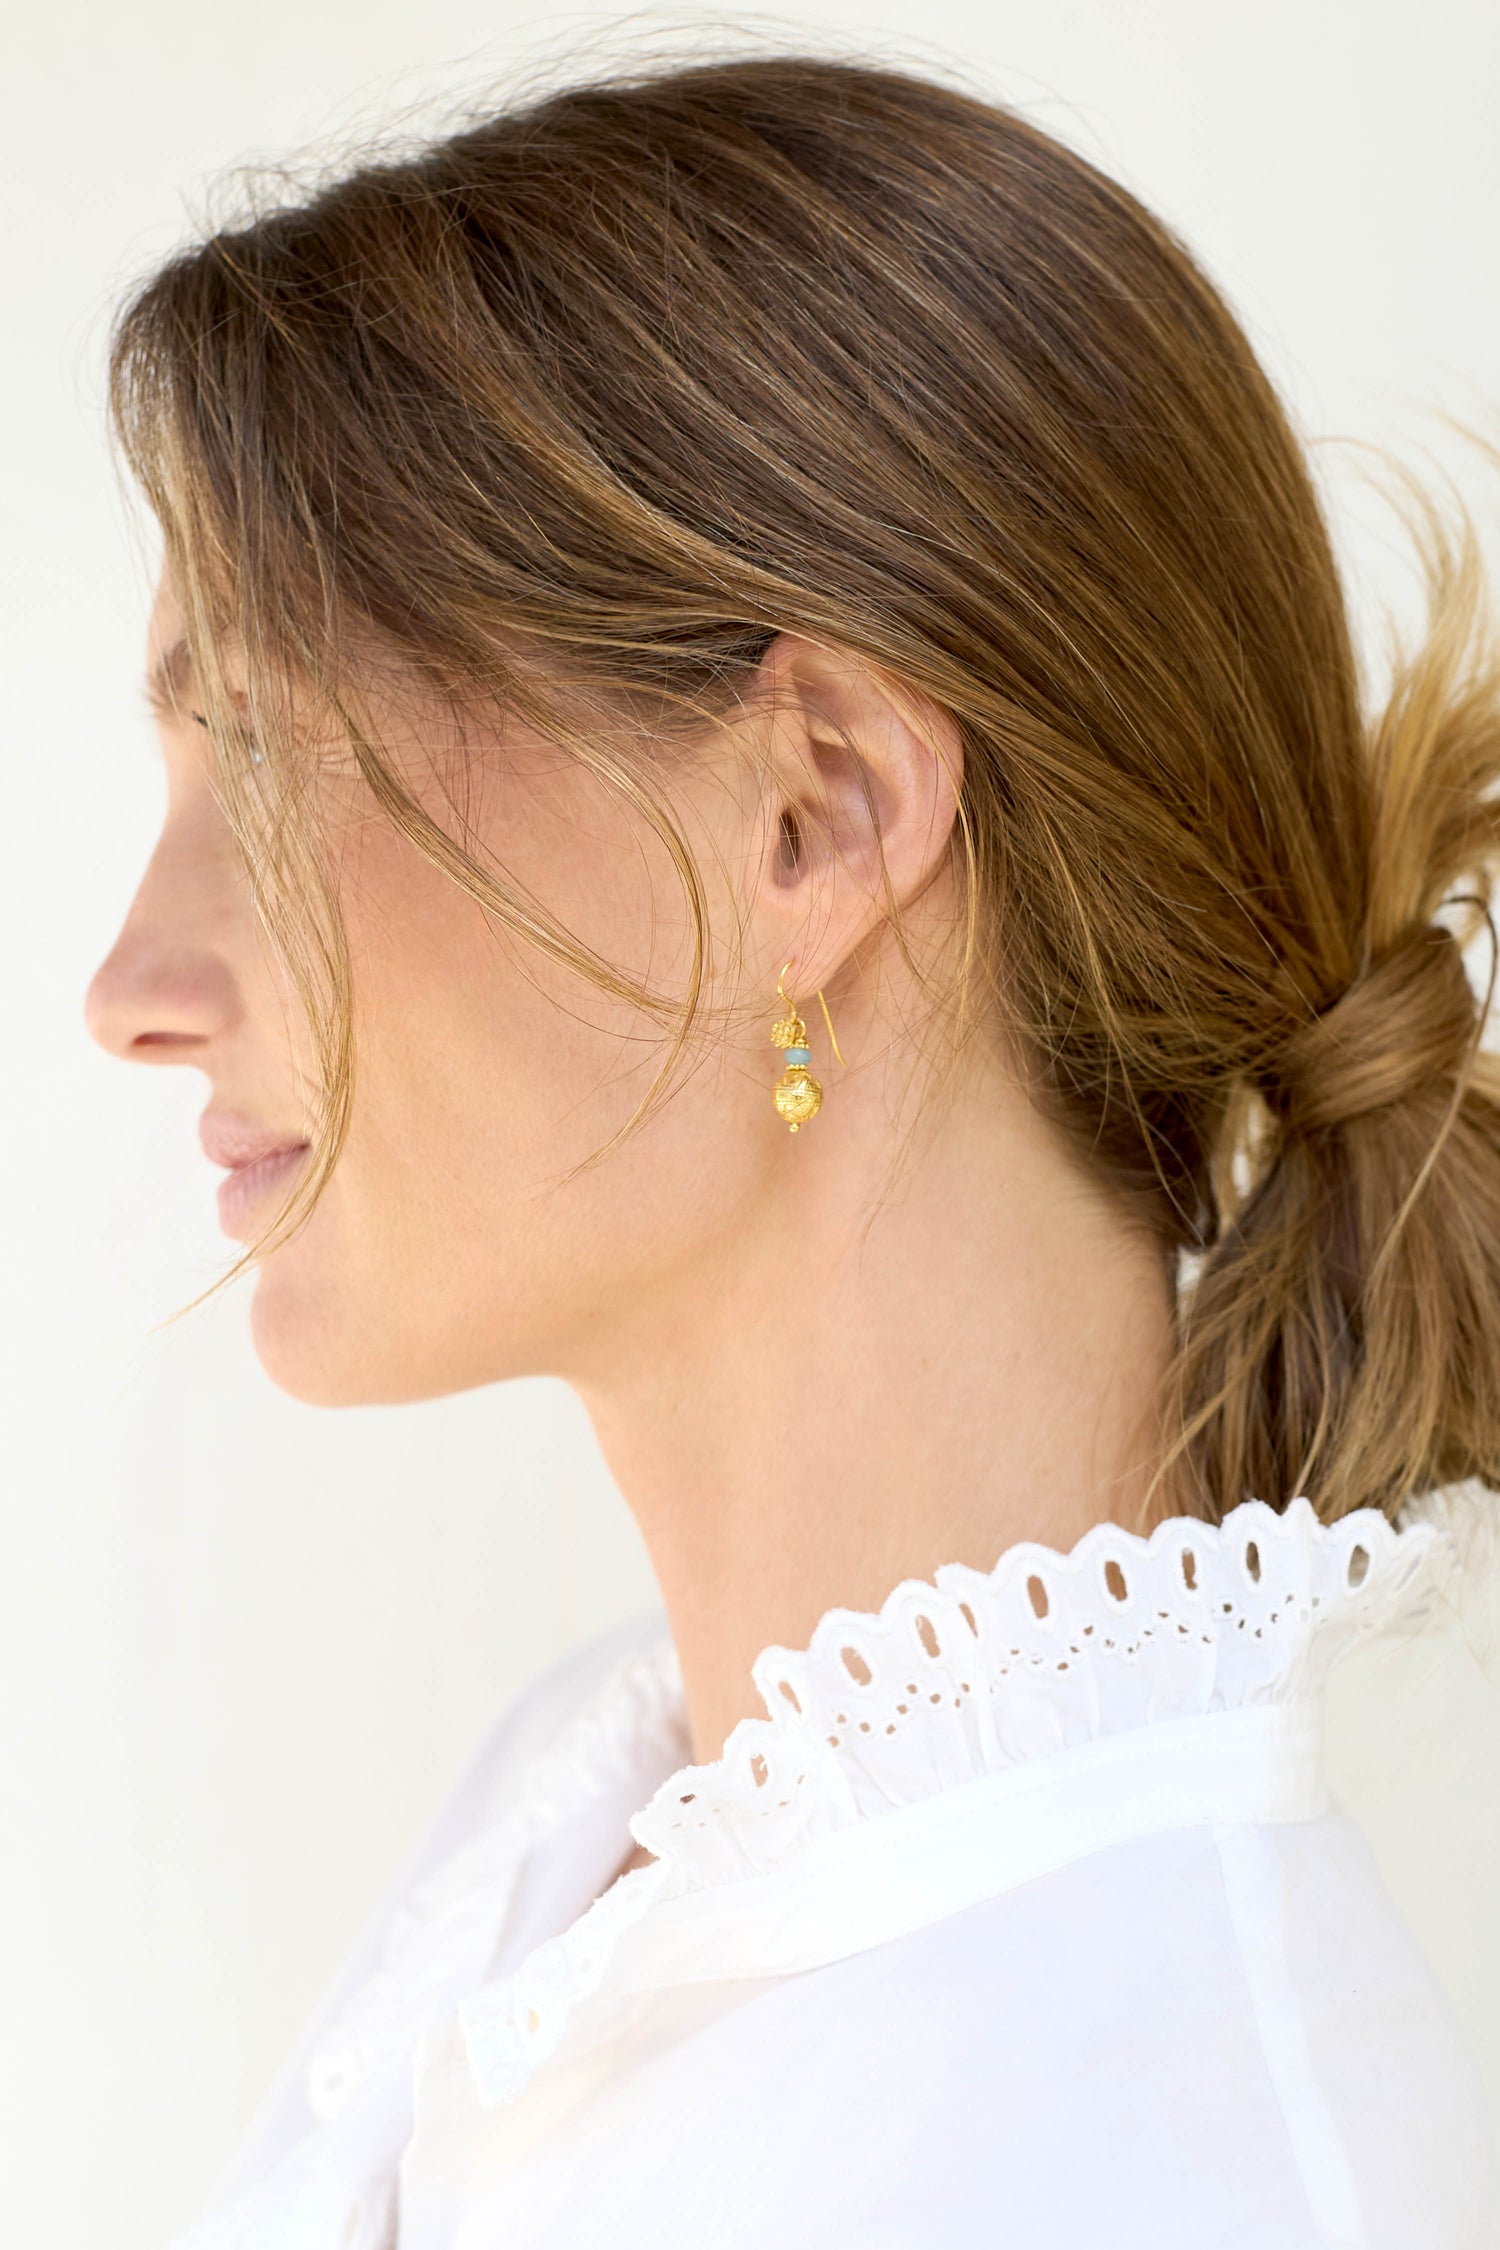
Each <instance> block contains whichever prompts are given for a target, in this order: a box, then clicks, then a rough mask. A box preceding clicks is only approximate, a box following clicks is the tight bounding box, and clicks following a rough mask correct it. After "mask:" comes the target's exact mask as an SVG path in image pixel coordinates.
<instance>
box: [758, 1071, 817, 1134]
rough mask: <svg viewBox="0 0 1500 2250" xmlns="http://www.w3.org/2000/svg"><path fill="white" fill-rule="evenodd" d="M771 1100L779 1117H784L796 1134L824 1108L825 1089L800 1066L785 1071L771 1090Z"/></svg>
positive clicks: (809, 1072)
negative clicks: (799, 1127) (798, 1129)
mask: <svg viewBox="0 0 1500 2250" xmlns="http://www.w3.org/2000/svg"><path fill="white" fill-rule="evenodd" d="M771 1099H772V1101H773V1102H774V1103H775V1104H776V1111H777V1115H778V1116H780V1117H784V1118H785V1119H786V1121H787V1124H788V1125H789V1126H790V1127H791V1130H792V1131H793V1132H794V1133H795V1132H796V1130H797V1127H798V1126H799V1125H805V1124H806V1123H807V1120H808V1119H809V1118H810V1117H816V1116H817V1114H818V1111H819V1110H820V1109H821V1108H822V1107H823V1089H822V1087H821V1086H820V1085H819V1084H818V1081H817V1079H816V1078H814V1076H813V1074H812V1072H811V1071H810V1070H804V1069H803V1068H802V1067H801V1065H800V1064H799V1065H798V1066H797V1067H796V1068H794V1069H792V1070H787V1071H784V1072H783V1073H782V1075H781V1077H780V1078H778V1079H777V1081H776V1083H775V1085H774V1086H773V1087H772V1088H771Z"/></svg>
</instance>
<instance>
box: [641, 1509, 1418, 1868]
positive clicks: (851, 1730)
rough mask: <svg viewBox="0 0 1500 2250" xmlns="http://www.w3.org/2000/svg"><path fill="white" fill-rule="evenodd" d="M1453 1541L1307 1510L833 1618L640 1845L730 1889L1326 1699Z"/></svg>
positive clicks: (1239, 1520) (1066, 1560) (923, 1590)
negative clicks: (890, 1820) (1172, 1727)
mask: <svg viewBox="0 0 1500 2250" xmlns="http://www.w3.org/2000/svg"><path fill="white" fill-rule="evenodd" d="M1437 1536H1438V1534H1437V1531H1436V1527H1435V1526H1433V1525H1431V1524H1418V1523H1413V1524H1409V1525H1408V1526H1406V1528H1404V1529H1403V1530H1400V1531H1398V1530H1396V1529H1394V1528H1393V1527H1392V1525H1391V1524H1390V1523H1389V1522H1388V1521H1387V1520H1386V1518H1385V1516H1384V1515H1382V1514H1381V1512H1380V1511H1379V1510H1378V1509H1376V1508H1361V1509H1357V1510H1355V1511H1353V1512H1352V1513H1351V1514H1349V1515H1346V1516H1344V1517H1342V1518H1341V1519H1340V1520H1339V1521H1338V1522H1337V1523H1334V1524H1332V1525H1325V1524H1323V1523H1322V1522H1321V1521H1320V1520H1319V1518H1318V1515H1317V1513H1316V1511H1315V1509H1314V1507H1313V1504H1312V1502H1311V1500H1310V1499H1308V1498H1307V1497H1306V1496H1305V1495H1299V1496H1298V1497H1297V1498H1296V1499H1294V1500H1292V1501H1290V1502H1288V1504H1287V1506H1286V1508H1285V1509H1284V1510H1283V1511H1280V1512H1278V1511H1277V1510H1275V1509H1273V1508H1271V1507H1269V1506H1268V1505H1267V1504H1266V1503H1265V1502H1264V1501H1261V1500H1247V1501H1244V1502H1242V1503H1241V1504H1240V1505H1239V1506H1238V1507H1236V1508H1233V1509H1231V1510H1230V1512H1229V1513H1228V1515H1226V1517H1225V1519H1224V1521H1223V1523H1222V1524H1220V1525H1217V1526H1216V1525H1212V1524H1207V1523H1203V1522H1200V1521H1198V1520H1197V1519H1196V1518H1193V1517H1185V1516H1178V1517H1174V1518H1171V1519H1170V1520H1168V1521H1167V1522H1164V1523H1161V1524H1159V1525H1158V1526H1157V1527H1156V1529H1155V1530H1154V1531H1153V1532H1152V1533H1151V1534H1150V1535H1149V1537H1147V1538H1143V1537H1142V1536H1141V1535H1140V1534H1138V1533H1135V1532H1131V1531H1127V1530H1125V1529H1124V1528H1123V1527H1122V1526H1120V1525H1118V1524H1112V1523H1101V1524H1096V1525H1095V1526H1094V1527H1093V1529H1092V1530H1091V1531H1088V1532H1086V1533H1085V1534H1084V1536H1083V1537H1082V1539H1080V1540H1079V1541H1078V1542H1077V1544H1076V1545H1075V1546H1074V1547H1073V1548H1071V1549H1070V1550H1069V1551H1068V1552H1067V1553H1060V1552H1059V1551H1058V1550H1057V1549H1055V1548H1052V1547H1046V1546H1042V1545H1038V1544H1036V1543H1034V1542H1031V1541H1025V1542H1022V1543H1020V1544H1018V1545H1016V1546H1013V1547H1010V1548H1008V1549H1007V1550H1006V1552H1005V1553H1004V1554H1003V1555H1002V1556H1001V1558H1000V1560H999V1562H998V1563H997V1564H996V1566H995V1568H994V1569H993V1570H991V1571H988V1572H985V1571H979V1570H974V1569H971V1568H969V1567H968V1566H967V1565H966V1564H962V1563H948V1564H945V1565H943V1566H942V1567H941V1568H940V1569H939V1570H938V1571H937V1572H936V1573H935V1574H934V1578H933V1581H932V1582H931V1583H928V1582H927V1581H926V1580H923V1579H916V1578H910V1579H905V1580H903V1582H902V1583H901V1584H900V1585H899V1586H897V1587H896V1588H895V1589H894V1591H893V1592H892V1593H891V1594H890V1595H889V1596H888V1597H887V1599H886V1600H885V1602H884V1603H883V1604H882V1605H881V1608H880V1610H879V1612H878V1614H871V1613H868V1612H862V1611H857V1610H848V1609H832V1610H829V1611H827V1612H826V1613H825V1615H824V1616H823V1617H822V1618H821V1619H820V1621H819V1623H818V1625H817V1627H816V1629H815V1631H814V1633H813V1636H812V1639H811V1641H810V1642H809V1644H808V1646H807V1647H806V1648H805V1649H797V1650H794V1649H786V1648H779V1647H770V1648H767V1649H764V1650H763V1651H762V1652H761V1654H760V1655H759V1656H758V1657H757V1658H756V1660H755V1663H754V1665H753V1666H752V1668H751V1676H752V1677H753V1679H754V1681H755V1685H756V1687H757V1688H758V1689H759V1691H760V1696H761V1700H762V1701H763V1703H764V1704H765V1706H766V1710H767V1712H768V1714H769V1716H768V1717H766V1718H764V1719H760V1718H749V1719H742V1720H741V1721H740V1722H739V1724H738V1725H737V1726H736V1727H735V1728H734V1730H733V1732H732V1733H731V1734H730V1736H729V1739H728V1741H727V1742H726V1743H725V1745H724V1749H723V1751H722V1752H721V1754H720V1755H719V1757H718V1758H717V1759H715V1760H713V1761H712V1762H711V1763H709V1764H707V1765H702V1766H685V1767H684V1768H683V1770H682V1771H681V1772H680V1773H676V1774H673V1775H672V1776H671V1777H670V1778H669V1779H668V1780H667V1781H666V1782H664V1783H663V1784H662V1786H661V1787H660V1788H659V1789H658V1790H657V1792H656V1794H655V1795H654V1796H653V1797H652V1799H651V1801H650V1803H649V1804H648V1805H647V1806H646V1807H645V1809H644V1810H643V1811H642V1812H640V1813H638V1814H636V1816H635V1818H634V1819H633V1820H632V1821H631V1824H630V1826H631V1832H632V1834H633V1835H634V1836H635V1838H636V1840H637V1842H638V1843H641V1844H643V1845H644V1846H645V1847H646V1849H647V1850H649V1851H652V1852H654V1853H655V1854H656V1855H657V1857H658V1858H659V1859H661V1860H664V1861H666V1862H668V1863H669V1864H670V1865H671V1866H672V1867H673V1868H674V1870H676V1871H677V1873H678V1875H679V1877H680V1878H690V1879H691V1881H692V1883H693V1884H694V1885H696V1884H699V1883H709V1882H721V1881H733V1880H734V1879H736V1878H737V1877H740V1876H746V1875H756V1874H761V1873H764V1872H765V1871H767V1870H768V1869H770V1868H772V1867H775V1866H778V1865H780V1864H781V1862H782V1861H784V1860H785V1858H786V1856H787V1854H788V1853H789V1852H792V1851H795V1850H796V1849H797V1848H798V1847H799V1846H800V1845H802V1844H804V1843H806V1842H808V1841H809V1840H810V1839H812V1838H813V1837H816V1836H822V1835H826V1834H829V1833H830V1832H832V1831H834V1830H837V1829H840V1828H846V1827H848V1826H849V1825H850V1824H851V1823H852V1822H854V1821H856V1820H862V1819H865V1818H867V1817H868V1816H869V1815H871V1814H878V1813H881V1812H883V1811H885V1810H887V1809H889V1808H891V1807H893V1806H898V1805H906V1804H911V1803H912V1802H914V1801H915V1800H916V1799H918V1798H921V1797H926V1796H930V1795H931V1794H932V1793H933V1792H934V1791H935V1790H938V1789H946V1788H949V1787H951V1786H953V1785H954V1784H956V1783H959V1782H963V1781H969V1780H972V1779H974V1778H975V1777H976V1776H978V1775H980V1774H986V1773H995V1772H998V1771H1000V1770H1001V1769H1002V1768H1004V1767H1007V1766H1014V1765H1019V1764H1021V1763H1023V1762H1024V1761H1025V1760H1027V1759H1030V1758H1039V1757H1046V1756H1048V1755H1050V1754H1052V1753H1054V1752H1056V1751H1059V1750H1065V1749H1067V1748H1069V1747H1070V1746H1071V1745H1072V1744H1074V1743H1079V1742H1086V1741H1088V1740H1090V1739H1092V1738H1095V1737H1098V1736H1101V1735H1109V1734H1118V1733H1121V1732H1123V1731H1124V1730H1125V1729H1127V1728H1130V1727H1136V1726H1143V1725H1145V1724H1146V1723H1147V1722H1149V1721H1152V1720H1156V1719H1165V1718H1185V1717H1187V1716H1189V1715H1191V1714H1195V1713H1199V1712H1205V1711H1219V1710H1229V1709H1232V1708H1234V1707H1235V1706H1237V1705H1239V1704H1244V1703H1261V1702H1289V1701H1292V1700H1294V1699H1296V1698H1298V1697H1302V1696H1307V1695H1310V1694H1315V1693H1316V1692H1317V1690H1318V1688H1319V1687H1320V1686H1321V1684H1322V1681H1323V1679H1324V1677H1325V1675H1326V1673H1327V1671H1328V1668H1329V1666H1330V1665H1331V1664H1332V1663H1333V1661H1334V1660H1335V1658H1336V1657H1337V1656H1338V1654H1339V1653H1340V1652H1341V1651H1342V1650H1343V1649H1344V1648H1345V1647H1346V1646H1347V1645H1348V1643H1349V1642H1350V1641H1351V1640H1354V1639H1357V1638H1358V1637H1360V1636H1361V1635H1363V1634H1365V1633H1368V1632H1369V1631H1371V1630H1372V1629H1373V1628H1374V1627H1375V1626H1377V1625H1378V1624H1380V1623H1382V1622H1383V1621H1384V1620H1385V1619H1387V1618H1388V1617H1389V1616H1390V1615H1391V1614H1392V1613H1393V1612H1394V1610H1395V1609H1396V1608H1397V1607H1398V1606H1400V1605H1401V1604H1402V1603H1403V1601H1404V1600H1405V1598H1406V1597H1407V1595H1408V1593H1409V1592H1410V1591H1411V1589H1412V1588H1413V1586H1414V1583H1415V1582H1416V1581H1417V1579H1418V1578H1419V1577H1420V1576H1421V1575H1422V1572H1423V1569H1424V1566H1425V1565H1426V1563H1427V1561H1428V1559H1429V1554H1430V1550H1431V1547H1432V1543H1433V1540H1434V1539H1435V1538H1436V1537H1437ZM672 1887H673V1888H674V1889H676V1888H678V1887H680V1884H679V1883H674V1884H673V1886H672Z"/></svg>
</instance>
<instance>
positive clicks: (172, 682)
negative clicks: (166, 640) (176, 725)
mask: <svg viewBox="0 0 1500 2250" xmlns="http://www.w3.org/2000/svg"><path fill="white" fill-rule="evenodd" d="M193 677H194V675H193V652H192V650H191V649H190V648H189V647H188V644H187V641H186V639H185V638H184V637H182V636H181V635H179V636H178V638H177V639H176V640H175V641H173V642H172V644H171V646H170V648H164V649H162V650H161V652H160V654H159V655H158V656H157V657H156V660H155V662H154V663H153V664H152V666H151V669H150V671H149V672H148V673H147V675H146V701H147V703H148V704H149V705H150V706H151V709H152V710H153V711H155V712H156V713H157V714H158V715H159V716H160V717H164V718H174V719H175V718H179V717H180V716H181V715H182V709H183V704H184V701H185V699H186V697H187V693H188V690H189V688H190V687H191V686H192V684H193Z"/></svg>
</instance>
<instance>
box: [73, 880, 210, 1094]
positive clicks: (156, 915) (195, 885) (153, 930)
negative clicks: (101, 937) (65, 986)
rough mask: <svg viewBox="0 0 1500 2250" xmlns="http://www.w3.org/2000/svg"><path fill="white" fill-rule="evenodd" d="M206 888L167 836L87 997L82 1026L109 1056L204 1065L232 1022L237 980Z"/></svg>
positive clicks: (96, 974) (144, 1060)
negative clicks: (208, 1050)
mask: <svg viewBox="0 0 1500 2250" xmlns="http://www.w3.org/2000/svg"><path fill="white" fill-rule="evenodd" d="M204 887H205V886H204V881H203V874H202V871H199V872H197V873H195V871H194V870H193V869H192V868H191V867H189V866H185V865H184V864H183V863H182V859H181V856H180V855H177V854H174V852H173V851H172V849H171V848H170V847H169V846H168V843H167V839H166V838H165V837H164V838H163V841H162V843H161V844H159V845H158V847H157V850H156V852H155V854H154V855H153V857H152V860H151V863H150V865H149V866H148V868H147V870H146V873H145V875H144V876H143V877H142V879H141V883H140V887H139V889H138V890H137V892H136V894H135V897H134V899H133V900H132V901H131V905H130V910H129V912H128V914H127V915H126V917H125V921H124V924H123V926H122V928H121V930H120V934H119V936H118V937H117V938H116V939H115V942H114V944H113V945H112V946H111V947H110V949H109V952H108V953H107V954H106V955H105V957H104V959H103V960H102V961H101V962H100V964H99V966H98V968H97V969H96V970H95V972H94V974H93V976H92V977H91V978H90V980H89V985H88V989H87V992H86V993H85V995H84V1005H83V1020H84V1024H85V1026H86V1028H87V1030H88V1032H89V1034H90V1036H91V1037H92V1038H94V1039H96V1040H97V1041H98V1043H99V1045H100V1046H101V1047H103V1048H104V1049H105V1050H106V1052H107V1053H109V1054H112V1055H118V1056H120V1057H121V1058H122V1059H123V1060H125V1061H127V1062H145V1063H174V1062H175V1063H190V1062H201V1060H202V1056H203V1050H204V1049H205V1048H206V1047H208V1046H209V1044H210V1043H211V1042H212V1041H213V1040H214V1039H216V1038H218V1037H219V1036H220V1035H221V1034H222V1033H223V1031H224V1030H225V1028H226V1027H227V1026H228V1024H229V1023H230V1022H231V1021H232V1020H233V1017H234V1013H235V1010H236V1007H237V1004H238V1002H237V994H236V987H235V980H234V976H233V972H232V970H231V968H230V966H229V963H228V961H227V959H226V957H225V952H224V949H223V947H222V946H221V944H220V943H218V942H217V939H218V938H219V937H220V936H222V934H223V933H222V931H220V930H217V929H216V927H215V925H216V924H217V923H218V921H219V919H220V917H219V915H218V914H217V913H216V912H215V911H214V909H213V905H212V902H211V901H210V900H209V899H207V898H206V897H205V896H204Z"/></svg>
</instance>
